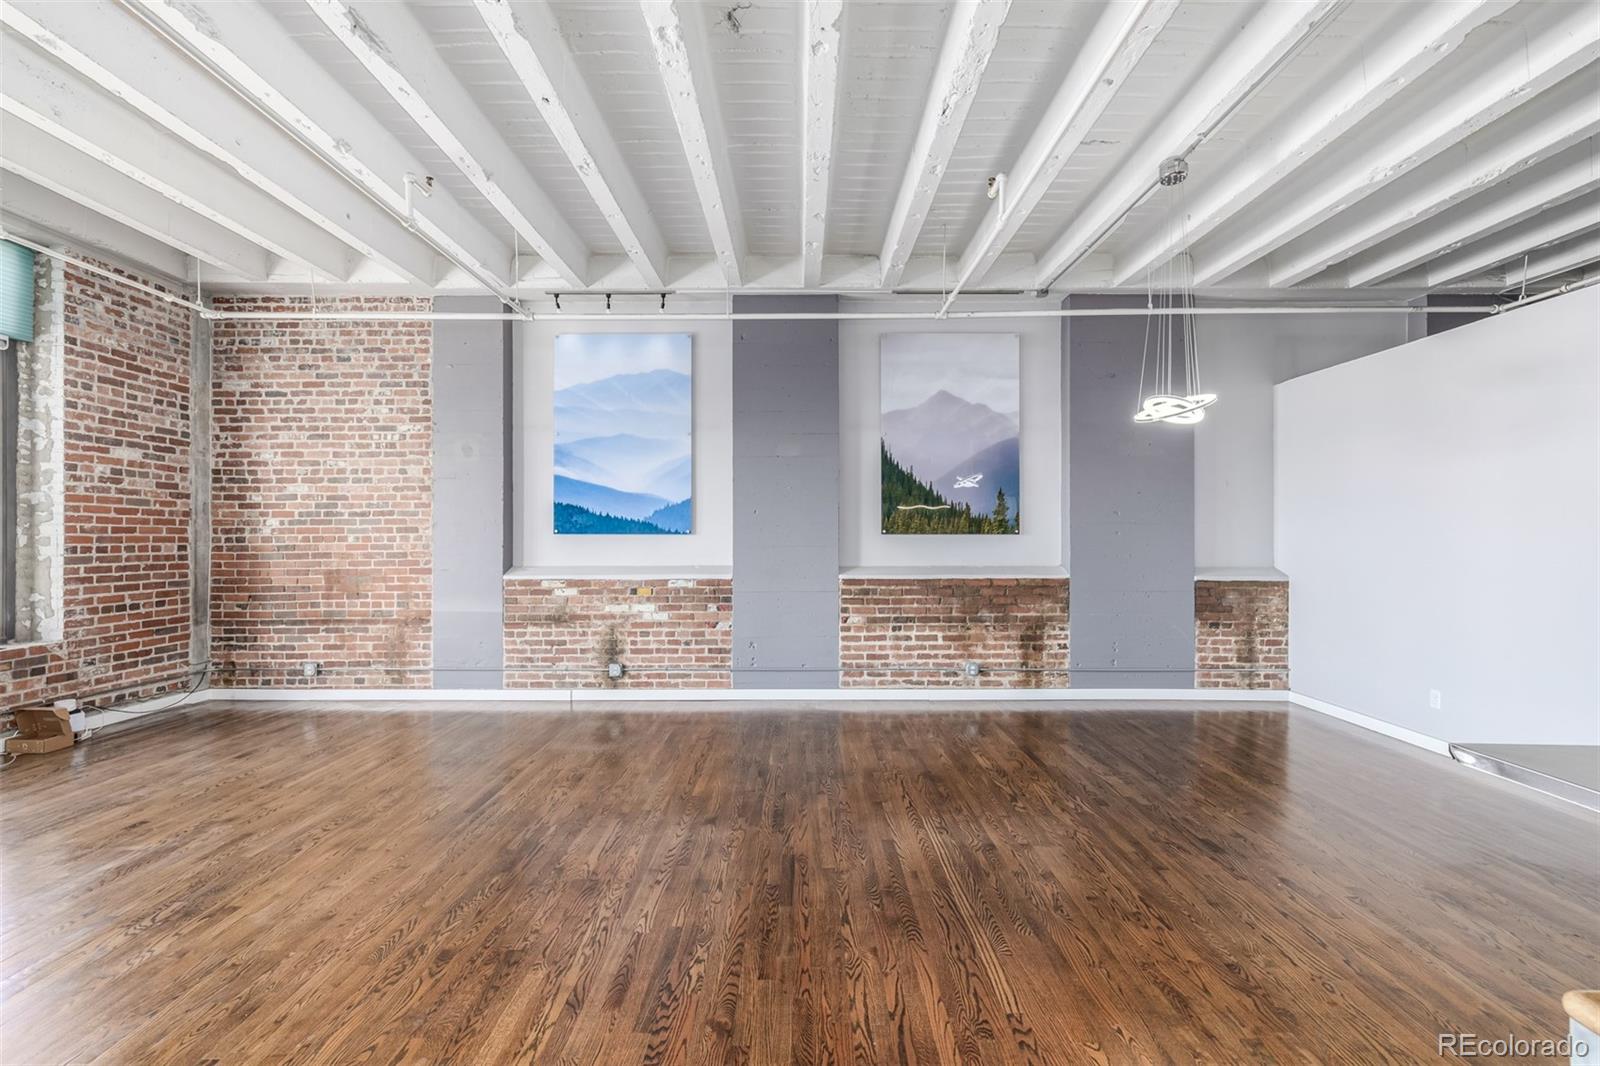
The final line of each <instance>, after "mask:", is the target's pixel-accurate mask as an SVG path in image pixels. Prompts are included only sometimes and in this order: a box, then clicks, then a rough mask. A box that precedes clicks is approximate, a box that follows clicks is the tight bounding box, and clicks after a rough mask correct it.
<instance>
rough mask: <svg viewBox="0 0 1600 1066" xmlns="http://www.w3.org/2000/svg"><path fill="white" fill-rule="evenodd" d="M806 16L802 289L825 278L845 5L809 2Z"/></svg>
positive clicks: (802, 72)
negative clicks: (829, 200) (825, 246)
mask: <svg viewBox="0 0 1600 1066" xmlns="http://www.w3.org/2000/svg"><path fill="white" fill-rule="evenodd" d="M800 11H801V17H802V27H801V28H802V31H803V32H802V34H801V38H800V88H801V92H802V94H803V98H804V108H805V113H804V114H803V115H802V116H801V134H800V162H801V167H802V172H801V176H800V278H801V285H803V286H804V287H806V288H810V287H811V286H814V285H816V284H817V282H818V281H819V280H820V279H821V277H822V251H823V246H824V245H825V244H826V239H827V235H828V187H829V185H830V183H831V181H832V178H833V131H834V125H835V120H836V118H837V115H838V94H839V50H840V49H839V45H840V38H839V33H840V23H841V22H842V21H843V20H844V0H804V3H802V4H801V5H800Z"/></svg>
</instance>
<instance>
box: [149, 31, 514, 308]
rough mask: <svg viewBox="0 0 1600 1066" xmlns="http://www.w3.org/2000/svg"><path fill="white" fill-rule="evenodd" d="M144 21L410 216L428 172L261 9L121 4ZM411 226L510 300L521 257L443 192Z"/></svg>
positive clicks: (421, 204)
mask: <svg viewBox="0 0 1600 1066" xmlns="http://www.w3.org/2000/svg"><path fill="white" fill-rule="evenodd" d="M123 3H124V4H127V5H129V6H131V7H133V8H134V9H136V10H138V11H139V12H141V13H142V14H144V15H146V16H147V17H148V18H149V19H150V21H151V22H152V23H153V24H154V25H156V26H159V27H160V29H161V30H162V31H163V32H164V33H166V34H167V35H168V36H169V37H171V39H172V40H174V41H175V42H177V43H178V44H180V45H181V46H182V47H183V48H184V50H185V51H186V52H188V53H189V54H190V56H191V57H193V58H194V59H195V60H196V61H197V62H200V63H201V64H202V65H203V66H204V67H205V68H206V69H207V70H209V71H210V72H212V73H213V74H215V75H216V76H217V77H218V78H220V79H221V80H222V81H223V82H224V83H225V84H227V85H229V86H231V87H232V88H233V89H235V90H236V91H237V92H239V93H240V94H241V95H242V96H243V97H244V98H245V99H246V100H247V101H248V102H249V103H250V104H251V105H252V106H254V107H258V108H260V109H261V110H262V111H263V112H264V113H266V114H267V115H270V116H271V117H272V118H273V120H274V121H275V122H277V123H278V124H280V125H281V126H282V127H283V128H284V129H286V130H288V131H290V132H291V133H292V134H293V136H295V137H296V138H297V139H298V140H299V141H300V142H301V143H302V144H304V145H305V146H306V147H307V148H309V149H310V150H311V151H313V152H314V153H316V155H317V156H319V157H320V158H321V159H323V160H324V161H325V162H326V163H327V164H328V165H330V166H332V167H334V168H335V169H337V170H339V171H340V172H342V173H343V174H344V175H345V176H346V177H347V178H348V179H349V180H350V181H351V182H353V183H354V184H355V185H356V186H357V188H359V189H361V190H364V192H365V194H366V195H369V196H371V197H373V198H374V199H375V200H376V201H377V202H379V203H381V204H383V205H384V206H385V208H386V209H387V210H388V211H390V212H391V213H392V214H394V215H395V216H396V217H398V218H402V219H404V218H406V217H407V214H406V212H407V207H406V195H405V176H406V175H407V174H414V175H416V176H418V177H419V178H420V177H422V176H424V175H426V174H427V173H428V171H427V168H425V167H424V166H423V165H422V163H421V162H420V161H418V159H417V158H416V156H414V155H412V154H411V152H410V151H409V150H407V149H406V147H405V146H404V145H403V144H401V143H400V140H399V139H398V138H397V137H396V136H395V135H394V134H392V133H390V132H389V131H388V130H386V129H384V128H383V126H382V125H381V124H380V123H378V122H377V121H376V120H375V119H374V118H373V116H372V114H371V112H369V111H368V110H367V109H366V108H365V107H364V106H363V105H362V104H361V103H360V102H359V101H357V100H356V98H355V97H354V96H352V95H351V94H350V92H349V90H347V89H346V88H345V87H344V86H343V85H341V84H340V83H339V81H338V80H337V79H336V78H334V77H333V76H332V75H331V74H329V73H328V72H327V71H326V70H325V69H323V67H322V66H321V65H320V64H319V63H317V61H316V60H315V59H313V58H312V57H311V56H310V54H308V53H307V52H306V50H305V49H304V48H302V47H301V46H300V44H299V43H298V42H297V41H295V40H294V38H293V37H291V36H290V35H289V34H288V32H287V31H286V30H285V29H284V28H283V25H282V24H281V23H279V22H278V20H277V19H275V18H274V17H273V16H272V15H271V13H270V12H268V11H267V10H266V9H265V8H263V7H262V6H261V5H259V4H254V3H224V4H211V5H208V6H207V7H205V8H204V9H203V10H198V9H196V8H194V7H193V6H192V5H189V4H187V3H179V2H177V0H123ZM411 225H412V226H414V227H415V229H416V232H418V233H419V234H420V235H422V236H423V237H424V238H426V239H427V240H428V241H429V242H430V243H431V244H433V245H434V246H435V247H437V248H439V249H440V250H441V251H442V252H443V253H444V254H446V255H447V256H449V257H450V258H451V259H453V260H454V261H455V262H456V263H457V264H459V265H460V266H461V267H463V268H464V269H466V270H467V271H468V272H469V273H471V274H472V275H473V276H474V277H476V278H478V279H479V280H480V282H481V283H482V284H483V285H484V286H486V287H488V288H489V289H490V290H491V291H494V292H496V293H498V294H501V295H504V294H505V293H506V292H507V291H508V285H509V282H510V280H511V278H512V274H513V271H512V262H513V254H512V249H511V246H510V244H509V243H508V242H507V241H506V239H505V237H504V236H501V235H496V234H493V233H491V232H490V231H489V230H488V229H486V228H485V227H484V226H483V224H482V223H480V222H479V221H478V220H477V219H476V218H475V217H474V216H473V215H472V214H471V213H470V212H468V211H467V210H466V209H465V208H464V207H462V206H461V205H460V204H459V203H458V202H457V201H456V200H455V198H454V197H453V196H451V195H450V193H449V192H448V191H447V190H445V189H443V188H437V187H436V188H435V189H434V190H433V195H432V196H431V197H429V198H427V199H421V198H418V200H417V205H416V208H415V211H414V213H413V214H412V215H411Z"/></svg>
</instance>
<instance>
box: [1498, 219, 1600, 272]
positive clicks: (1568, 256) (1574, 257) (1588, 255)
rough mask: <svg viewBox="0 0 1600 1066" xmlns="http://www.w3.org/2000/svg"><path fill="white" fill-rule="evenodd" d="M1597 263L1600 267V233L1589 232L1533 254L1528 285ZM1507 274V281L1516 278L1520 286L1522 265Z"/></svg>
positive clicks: (1598, 231) (1530, 258) (1529, 265)
mask: <svg viewBox="0 0 1600 1066" xmlns="http://www.w3.org/2000/svg"><path fill="white" fill-rule="evenodd" d="M1596 263H1600V229H1597V230H1590V231H1589V232H1588V233H1585V234H1583V235H1581V236H1579V237H1578V238H1577V239H1576V240H1570V241H1563V242H1561V243H1560V244H1555V245H1551V246H1550V247H1549V248H1541V249H1538V250H1537V251H1535V252H1533V253H1532V254H1531V255H1529V256H1528V270H1527V276H1528V281H1530V282H1534V281H1543V280H1545V279H1546V278H1550V277H1554V276H1556V275H1557V274H1569V273H1572V272H1573V271H1576V270H1579V269H1582V268H1583V267H1586V266H1590V265H1592V264H1596ZM1506 274H1507V280H1508V281H1509V280H1510V278H1511V277H1515V278H1516V279H1517V281H1518V282H1521V280H1522V264H1521V263H1515V264H1512V265H1511V267H1510V269H1508V270H1507V271H1506Z"/></svg>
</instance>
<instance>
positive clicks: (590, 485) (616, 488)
mask: <svg viewBox="0 0 1600 1066" xmlns="http://www.w3.org/2000/svg"><path fill="white" fill-rule="evenodd" d="M629 344H637V346H638V353H637V354H638V359H637V363H638V364H644V365H648V364H650V363H652V362H654V363H663V362H665V363H666V364H667V365H665V366H662V365H655V366H650V367H649V368H648V369H641V370H637V371H632V370H626V371H624V372H621V373H610V374H606V373H604V371H605V370H608V369H614V368H616V367H618V366H623V367H626V366H627V365H628V363H629V362H630V361H633V360H632V355H633V353H632V352H631V351H630V350H629V348H628V345H629ZM556 359H557V381H558V382H560V381H562V380H568V381H572V382H574V383H573V384H569V385H567V386H565V387H561V388H557V390H556V392H555V454H554V460H555V485H554V487H555V503H556V507H555V514H554V518H555V531H556V532H557V533H577V534H595V533H606V534H657V535H659V534H683V533H688V532H690V531H691V530H692V528H693V522H692V516H693V500H692V495H693V483H694V477H693V471H694V457H693V450H692V449H693V443H692V436H691V407H690V405H691V401H692V384H693V382H692V379H691V377H690V373H689V369H690V351H689V337H688V336H687V335H682V336H680V335H661V334H633V335H617V334H611V335H602V334H564V335H562V336H560V337H558V338H557V344H556ZM597 370H598V371H599V373H600V376H591V375H593V374H595V373H596V371H597Z"/></svg>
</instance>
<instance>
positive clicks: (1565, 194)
mask: <svg viewBox="0 0 1600 1066" xmlns="http://www.w3.org/2000/svg"><path fill="white" fill-rule="evenodd" d="M1596 189H1600V140H1597V139H1594V138H1591V139H1590V140H1589V141H1588V142H1587V143H1586V144H1581V145H1575V146H1574V147H1572V148H1569V149H1568V150H1567V151H1565V152H1562V153H1561V154H1560V155H1559V156H1558V157H1556V158H1554V159H1551V160H1550V161H1549V162H1548V164H1547V165H1545V166H1541V167H1538V168H1536V169H1534V170H1533V171H1531V172H1524V173H1522V174H1519V175H1517V176H1516V177H1514V178H1512V179H1511V180H1509V181H1505V182H1502V183H1501V184H1499V185H1496V186H1494V187H1493V188H1490V189H1485V190H1484V191H1482V192H1479V193H1477V194H1475V195H1474V196H1472V198H1471V199H1469V200H1468V201H1467V202H1466V203H1465V204H1463V205H1462V208H1461V210H1459V211H1457V212H1454V213H1451V214H1449V215H1447V216H1445V217H1444V218H1442V219H1441V220H1440V221H1439V222H1438V224H1436V225H1433V226H1413V227H1412V228H1411V229H1408V230H1405V231H1404V232H1403V233H1402V234H1401V235H1400V237H1403V238H1404V240H1401V239H1400V238H1398V237H1397V238H1396V239H1395V240H1394V241H1393V242H1391V243H1389V244H1387V245H1384V246H1381V247H1379V248H1378V249H1376V250H1375V251H1374V252H1373V253H1372V254H1370V255H1367V256H1365V257H1361V258H1357V259H1355V260H1352V261H1351V262H1350V263H1349V264H1348V265H1347V266H1346V268H1345V283H1346V284H1348V285H1349V286H1350V287H1351V288H1362V287H1365V286H1368V285H1378V284H1382V283H1383V282H1385V281H1388V280H1389V279H1390V278H1392V277H1394V276H1395V275H1397V274H1403V273H1405V272H1406V271H1407V270H1411V269H1412V268H1413V267H1417V266H1421V265H1422V264H1424V263H1426V262H1427V261H1428V260H1430V259H1436V258H1438V257H1439V256H1442V255H1448V254H1449V253H1451V252H1454V251H1456V250H1457V249H1459V248H1462V247H1464V246H1466V245H1467V244H1470V243H1471V242H1473V241H1476V240H1480V239H1482V238H1484V237H1487V236H1489V235H1491V234H1494V233H1497V232H1499V231H1500V230H1503V229H1505V228H1506V227H1507V226H1514V225H1516V224H1517V223H1519V222H1522V221H1524V220H1526V219H1529V218H1532V217H1533V216H1534V215H1537V214H1538V213H1539V212H1540V211H1543V210H1545V209H1546V208H1548V207H1551V206H1554V205H1556V204H1561V203H1565V202H1566V201H1568V200H1570V199H1572V198H1573V197H1575V196H1583V195H1586V194H1589V193H1593V192H1594V191H1595V190H1596Z"/></svg>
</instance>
